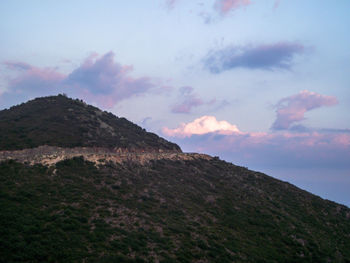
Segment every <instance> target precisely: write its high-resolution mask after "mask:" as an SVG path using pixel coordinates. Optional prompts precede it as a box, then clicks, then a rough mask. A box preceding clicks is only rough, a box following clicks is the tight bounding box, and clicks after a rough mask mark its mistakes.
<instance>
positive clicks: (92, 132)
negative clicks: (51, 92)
mask: <svg viewBox="0 0 350 263" xmlns="http://www.w3.org/2000/svg"><path fill="white" fill-rule="evenodd" d="M40 145H50V146H60V147H78V146H86V147H106V148H125V149H128V150H130V151H133V150H140V149H142V150H144V151H158V150H159V149H160V150H163V151H181V149H180V147H179V146H177V145H176V144H174V143H171V142H168V141H166V140H164V139H163V138H160V137H159V136H157V135H156V134H154V133H149V132H146V131H145V130H144V129H142V128H141V127H139V126H137V125H135V124H133V123H132V122H130V121H128V120H127V119H125V118H118V117H116V116H114V115H113V114H112V113H108V112H104V111H101V110H99V109H98V108H96V107H93V106H90V105H87V104H85V103H84V102H83V101H81V100H78V99H76V100H73V99H70V98H67V97H66V96H64V95H58V96H51V97H43V98H37V99H34V100H31V101H28V102H26V103H23V104H21V105H17V106H14V107H11V108H10V109H6V110H2V111H0V150H20V149H25V148H34V147H38V146H40Z"/></svg>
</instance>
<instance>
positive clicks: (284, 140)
mask: <svg viewBox="0 0 350 263" xmlns="http://www.w3.org/2000/svg"><path fill="white" fill-rule="evenodd" d="M162 133H163V134H164V135H165V136H166V137H168V138H170V139H171V140H173V141H175V142H176V143H178V144H180V145H181V147H182V148H183V150H185V151H190V152H193V151H198V152H204V153H208V154H211V155H220V156H222V157H223V158H224V159H226V160H229V161H233V162H236V163H237V162H238V163H240V164H245V165H247V164H249V165H254V166H261V167H262V166H264V167H294V168H296V167H314V166H317V167H335V166H337V167H338V168H339V169H342V168H346V169H350V163H349V162H348V160H349V158H350V133H349V132H348V131H334V132H327V131H309V132H291V131H285V132H278V133H276V132H242V131H240V130H239V129H238V128H237V126H236V125H234V124H231V123H229V122H227V121H217V120H216V118H215V117H214V116H202V117H200V118H197V119H195V120H194V121H192V122H189V123H181V124H180V125H179V126H178V127H177V128H174V129H169V128H167V127H163V130H162Z"/></svg>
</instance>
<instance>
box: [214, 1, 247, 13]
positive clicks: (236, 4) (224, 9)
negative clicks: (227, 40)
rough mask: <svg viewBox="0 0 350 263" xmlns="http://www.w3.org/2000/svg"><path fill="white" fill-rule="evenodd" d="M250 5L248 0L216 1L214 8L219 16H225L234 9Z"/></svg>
mask: <svg viewBox="0 0 350 263" xmlns="http://www.w3.org/2000/svg"><path fill="white" fill-rule="evenodd" d="M250 4H251V1H250V0H216V2H215V8H216V9H217V10H218V12H219V13H220V14H221V15H226V14H228V13H229V12H231V11H233V10H235V9H238V8H241V7H244V6H248V5H250Z"/></svg>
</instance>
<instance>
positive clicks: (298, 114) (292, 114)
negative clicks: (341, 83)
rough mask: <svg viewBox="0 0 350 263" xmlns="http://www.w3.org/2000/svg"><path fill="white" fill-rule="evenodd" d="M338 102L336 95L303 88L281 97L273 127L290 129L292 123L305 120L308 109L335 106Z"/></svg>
mask: <svg viewBox="0 0 350 263" xmlns="http://www.w3.org/2000/svg"><path fill="white" fill-rule="evenodd" d="M337 103H338V100H337V98H336V97H334V96H326V95H321V94H318V93H316V92H311V91H308V90H303V91H301V92H299V93H298V94H296V95H292V96H289V97H286V98H283V99H281V100H280V101H279V102H278V103H277V104H276V115H277V116H276V120H275V122H274V123H273V124H272V127H271V128H272V129H275V130H286V129H289V128H291V126H292V124H294V123H296V122H299V121H302V120H304V119H305V117H304V115H305V113H306V112H307V111H310V110H313V109H316V108H320V107H324V106H333V105H336V104H337Z"/></svg>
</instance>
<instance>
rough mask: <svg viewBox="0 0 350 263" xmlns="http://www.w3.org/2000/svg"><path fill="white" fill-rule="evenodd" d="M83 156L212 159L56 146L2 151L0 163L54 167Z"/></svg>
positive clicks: (136, 159) (114, 159)
mask: <svg viewBox="0 0 350 263" xmlns="http://www.w3.org/2000/svg"><path fill="white" fill-rule="evenodd" d="M78 156H83V157H84V159H85V160H87V161H90V162H94V163H97V164H102V163H106V162H110V161H112V162H115V163H122V162H125V161H132V162H137V163H140V164H144V163H147V162H149V161H150V160H160V159H168V160H195V159H205V160H210V159H212V157H211V156H209V155H206V154H198V153H180V152H177V151H166V152H164V151H163V150H161V149H159V150H158V151H153V152H145V151H144V150H128V149H125V148H115V149H108V148H101V147H94V148H92V147H74V148H62V147H56V146H47V145H44V146H39V147H37V148H31V149H24V150H18V151H0V161H4V160H9V159H12V160H16V161H18V162H21V163H29V164H32V165H33V164H43V165H53V164H56V163H57V162H60V161H62V160H65V159H71V158H73V157H78Z"/></svg>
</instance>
